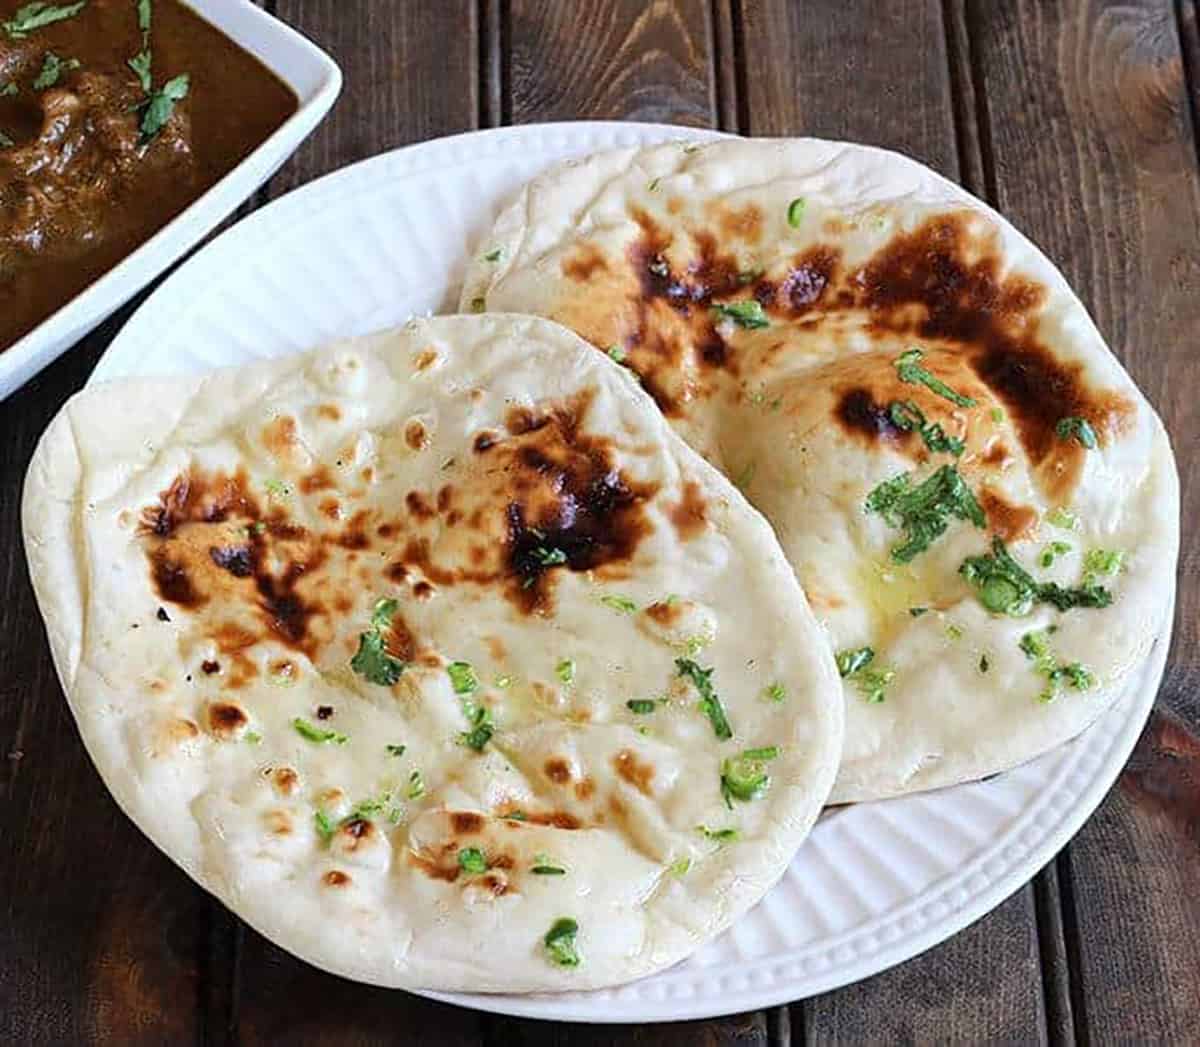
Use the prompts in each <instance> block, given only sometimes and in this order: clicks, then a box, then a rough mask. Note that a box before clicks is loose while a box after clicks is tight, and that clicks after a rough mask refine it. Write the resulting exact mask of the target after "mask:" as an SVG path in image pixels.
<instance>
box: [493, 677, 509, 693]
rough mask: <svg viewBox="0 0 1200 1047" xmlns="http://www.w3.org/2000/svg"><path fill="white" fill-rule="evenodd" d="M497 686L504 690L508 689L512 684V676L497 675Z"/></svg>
mask: <svg viewBox="0 0 1200 1047" xmlns="http://www.w3.org/2000/svg"><path fill="white" fill-rule="evenodd" d="M496 686H497V687H499V688H500V690H502V691H503V690H507V689H508V688H509V687H511V686H512V677H511V676H497V677H496Z"/></svg>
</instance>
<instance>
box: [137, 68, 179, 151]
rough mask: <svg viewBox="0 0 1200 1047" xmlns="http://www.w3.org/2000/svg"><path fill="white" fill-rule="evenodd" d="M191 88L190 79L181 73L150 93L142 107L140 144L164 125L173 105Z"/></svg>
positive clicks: (169, 116) (168, 118) (173, 108)
mask: <svg viewBox="0 0 1200 1047" xmlns="http://www.w3.org/2000/svg"><path fill="white" fill-rule="evenodd" d="M190 86H191V77H189V76H188V74H187V73H181V74H180V75H179V76H176V77H173V78H172V79H170V80H168V81H167V82H166V83H165V84H163V85H162V87H160V88H159V89H158V90H157V91H151V92H150V94H149V95H148V96H147V98H146V101H145V103H144V104H143V107H142V124H141V131H142V137H141V142H142V144H143V145H145V144H146V143H147V142H149V141H150V140H151V139H152V138H153V137H154V136H155V135H156V134H158V132H159V131H161V130H162V129H163V128H164V127H165V126H166V125H167V121H168V120H170V119H171V114H172V113H173V112H175V104H176V103H177V102H182V101H183V100H184V99H185V98H186V97H187V94H188V89H189V87H190Z"/></svg>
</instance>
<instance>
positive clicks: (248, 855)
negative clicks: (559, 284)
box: [24, 316, 842, 991]
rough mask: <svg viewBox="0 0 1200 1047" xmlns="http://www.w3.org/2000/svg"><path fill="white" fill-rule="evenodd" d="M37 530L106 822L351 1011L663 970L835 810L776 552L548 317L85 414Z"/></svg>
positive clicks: (819, 720)
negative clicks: (350, 981)
mask: <svg viewBox="0 0 1200 1047" xmlns="http://www.w3.org/2000/svg"><path fill="white" fill-rule="evenodd" d="M24 527H25V539H26V546H27V551H28V557H29V564H30V569H31V573H32V577H33V582H34V585H35V588H36V591H37V596H38V600H39V604H40V607H41V609H42V612H43V614H44V616H45V619H46V625H47V629H48V631H49V635H50V640H51V644H52V647H53V653H54V659H55V663H56V665H57V667H58V671H59V674H60V676H61V679H62V683H63V686H64V688H65V690H66V692H67V695H68V698H69V701H70V704H71V709H72V711H73V713H74V715H75V717H76V720H77V721H78V723H79V727H80V730H81V732H82V734H83V738H84V740H85V742H86V744H87V747H88V750H89V752H90V753H91V756H92V758H93V760H94V761H95V763H96V766H97V768H98V769H99V771H100V774H101V776H102V777H103V779H104V781H105V783H106V784H107V786H108V787H109V789H110V790H111V791H112V793H113V795H114V796H115V797H116V799H117V801H118V803H119V804H120V805H121V806H122V808H123V809H124V810H125V811H126V812H127V813H128V814H129V815H130V816H131V817H132V818H133V819H134V820H135V821H136V822H137V824H138V825H139V827H141V828H142V830H143V831H145V832H146V833H147V834H148V835H149V836H150V837H151V838H152V839H153V840H154V842H155V843H156V844H157V845H158V846H159V847H161V848H162V849H163V850H164V851H165V852H166V853H167V854H169V855H170V856H171V857H172V858H173V859H174V860H175V861H176V862H178V863H179V864H180V865H181V866H182V867H183V868H184V869H186V870H187V871H188V873H189V874H191V875H192V876H193V877H194V878H195V879H196V880H197V881H198V882H199V883H201V884H202V885H203V886H205V887H206V888H208V889H209V890H210V891H212V892H213V893H214V894H216V895H217V896H218V897H219V898H221V899H222V900H223V901H224V902H225V903H226V904H228V905H229V906H230V907H231V908H232V909H233V910H234V911H235V912H237V913H238V914H239V915H240V916H242V917H244V918H245V919H246V920H248V921H249V922H250V923H251V924H252V925H254V926H255V927H256V928H258V930H259V931H261V932H262V933H263V934H265V935H267V936H268V937H269V938H271V939H272V940H273V941H275V942H277V943H279V944H280V945H282V946H283V947H285V948H287V949H289V950H291V951H292V952H294V953H296V954H298V955H300V956H301V957H304V958H306V959H308V960H310V961H312V962H313V963H316V964H318V965H320V966H322V967H325V968H328V969H330V970H333V971H336V972H338V973H341V974H344V975H347V976H350V977H354V978H358V979H361V980H365V981H370V982H375V983H378V984H381V985H390V986H403V987H424V988H431V989H443V990H473V991H521V990H560V989H578V988H585V987H595V986H602V985H608V984H612V983H615V982H620V981H625V980H628V979H631V978H634V977H637V976H639V975H643V974H647V973H649V972H652V971H655V970H657V969H659V968H662V967H664V966H666V965H668V964H671V963H673V962H675V961H677V960H679V959H680V958H681V957H684V956H686V955H687V954H689V953H691V952H692V951H693V950H695V949H696V948H697V947H698V946H700V945H701V944H702V943H703V942H705V941H706V940H708V939H709V938H711V937H712V936H713V935H715V934H717V933H718V932H719V931H720V930H722V929H723V928H725V927H726V926H728V925H729V924H730V922H731V921H732V920H733V919H734V918H735V917H737V916H738V915H739V914H740V913H741V912H743V911H744V910H745V909H746V908H747V907H748V906H750V905H752V904H753V903H754V902H755V901H757V900H758V899H759V898H760V897H761V896H762V894H763V893H764V892H765V891H766V890H767V889H768V888H769V887H770V886H771V884H772V883H774V882H775V880H776V879H777V878H778V877H779V876H780V874H781V873H782V871H783V870H784V868H785V867H786V865H787V863H788V862H789V860H790V859H791V856H792V854H793V852H794V851H795V849H796V847H797V846H798V845H799V844H800V842H801V840H802V839H803V838H804V836H805V834H806V833H807V832H808V830H809V828H810V826H811V825H812V823H813V821H814V819H815V817H816V814H817V812H818V810H819V808H820V806H821V804H822V803H823V802H824V801H825V799H826V797H827V794H828V791H829V788H830V786H831V784H832V781H833V777H834V773H835V770H836V764H837V758H838V754H839V752H840V747H841V731H842V710H841V702H840V698H839V688H838V681H837V675H836V669H835V667H834V664H833V661H832V659H831V657H830V655H829V652H828V648H827V645H826V644H825V642H824V638H823V636H822V634H821V632H820V628H819V626H818V625H817V623H816V621H815V619H814V617H813V615H812V614H811V612H810V611H809V609H808V607H807V606H806V603H805V600H804V597H803V594H802V592H801V589H800V587H799V586H798V584H797V583H796V581H795V578H794V575H793V573H792V571H791V570H790V568H789V567H788V564H787V562H786V560H785V559H784V558H783V555H782V552H781V551H780V549H779V546H778V544H777V543H776V541H775V540H774V537H773V535H772V533H771V530H770V528H769V526H768V525H767V523H766V522H765V521H764V520H763V518H762V517H761V516H760V515H759V514H758V513H757V512H755V511H754V510H753V509H752V508H751V507H750V506H749V505H748V504H747V503H746V502H745V500H744V499H743V498H742V497H741V495H739V494H738V493H737V491H736V490H735V489H734V488H733V487H732V486H731V485H730V484H729V483H728V482H727V481H726V480H725V479H724V478H723V477H722V476H721V475H720V474H719V473H718V472H717V471H716V470H715V469H713V468H711V467H710V466H709V465H708V464H707V463H705V462H704V461H703V460H702V459H701V458H700V457H699V456H698V455H696V454H695V453H693V452H692V451H691V450H690V449H688V448H687V447H686V445H685V444H684V443H683V441H681V440H680V439H679V438H677V437H676V436H675V435H674V434H673V433H672V432H671V431H670V429H669V428H668V427H667V425H666V424H665V422H664V421H663V420H662V418H661V416H660V415H659V412H658V411H657V410H656V409H655V407H654V405H653V403H652V402H651V400H650V398H649V397H648V396H646V395H645V394H644V393H643V392H641V391H640V390H639V388H638V386H637V383H636V381H634V380H633V378H632V376H631V375H630V374H629V373H628V372H627V371H623V370H622V369H620V368H618V367H616V366H615V365H614V364H613V363H612V362H611V361H609V360H606V359H605V358H604V357H602V356H600V355H599V354H596V353H594V352H593V351H592V350H591V349H590V348H589V347H587V346H586V345H585V344H584V343H583V342H582V341H580V340H579V339H578V338H576V336H574V335H572V334H571V333H570V332H568V331H566V330H564V329H562V328H559V327H555V326H554V325H552V324H549V323H547V322H545V321H542V320H537V319H531V318H513V317H492V316H489V317H479V318H461V317H460V318H448V319H436V320H429V321H417V322H413V323H412V324H410V325H409V326H407V327H406V328H404V329H403V330H401V331H398V332H395V333H391V334H388V335H385V336H380V337H376V338H372V339H368V340H363V341H356V342H348V343H343V344H339V345H335V346H332V347H330V348H327V349H323V350H320V351H318V352H315V353H310V354H306V355H300V356H290V357H287V358H285V359H281V360H277V361H274V362H269V363H261V364H255V365H253V366H249V367H245V368H241V369H235V370H227V371H219V372H215V373H212V374H209V375H205V376H201V377H186V378H162V379H133V380H127V381H119V382H113V383H110V384H105V385H99V386H95V387H92V388H89V389H87V390H85V391H84V392H82V393H81V394H79V395H78V396H76V397H75V398H74V399H72V400H71V401H70V402H69V403H68V404H67V406H66V407H65V408H64V409H63V410H62V412H61V413H60V414H59V415H58V417H57V418H56V419H55V421H54V422H53V423H52V425H51V426H50V428H49V429H48V431H47V432H46V434H45V436H44V437H43V440H42V442H41V444H40V446H39V448H38V450H37V453H36V455H35V457H34V460H33V463H32V465H31V467H30V470H29V475H28V480H27V484H26V494H25V504H24ZM96 857H97V859H98V858H99V856H96Z"/></svg>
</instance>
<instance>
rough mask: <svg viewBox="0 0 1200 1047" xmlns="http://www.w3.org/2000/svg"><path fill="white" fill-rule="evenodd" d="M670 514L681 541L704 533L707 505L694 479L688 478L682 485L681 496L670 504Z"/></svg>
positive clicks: (706, 520) (689, 539)
mask: <svg viewBox="0 0 1200 1047" xmlns="http://www.w3.org/2000/svg"><path fill="white" fill-rule="evenodd" d="M670 516H671V523H672V524H674V525H675V531H676V533H677V534H678V535H679V537H680V539H682V540H683V541H685V542H687V541H691V539H693V538H695V537H696V536H697V535H700V534H703V533H704V530H705V528H706V527H707V526H708V506H707V504H706V503H705V501H704V495H703V494H702V493H701V492H700V485H699V484H698V483H696V481H695V480H688V481H687V483H685V484H684V485H683V498H682V499H681V500H680V501H679V502H678V503H677V504H675V505H673V506H671V509H670Z"/></svg>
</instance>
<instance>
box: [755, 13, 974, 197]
mask: <svg viewBox="0 0 1200 1047" xmlns="http://www.w3.org/2000/svg"><path fill="white" fill-rule="evenodd" d="M739 6H740V9H741V15H742V18H741V24H740V26H739V27H738V30H737V32H736V34H735V35H736V37H737V39H738V40H740V42H741V47H740V51H741V52H742V63H743V65H742V67H743V68H744V69H745V70H746V71H747V72H746V74H745V76H744V77H743V84H742V95H743V100H742V103H741V107H740V108H741V112H742V113H743V123H744V124H745V126H743V127H741V128H740V130H741V131H742V133H743V134H756V135H813V136H816V137H819V138H844V139H851V140H855V141H861V142H869V143H870V144H872V145H880V146H885V147H887V148H889V149H898V150H900V151H901V152H904V153H908V154H909V155H910V156H913V157H915V158H916V159H918V160H920V161H922V162H923V163H927V164H929V165H930V166H931V167H933V168H934V169H936V170H938V171H940V172H942V173H943V174H945V175H947V176H948V177H950V178H956V177H957V175H958V156H957V154H956V149H955V134H954V113H953V108H952V106H951V101H950V83H949V79H948V75H947V68H948V65H947V53H946V35H945V31H944V28H943V24H942V8H941V5H940V4H939V3H938V0H881V2H879V3H870V4H861V3H860V4H854V3H849V4H848V3H845V2H844V0H801V2H790V0H743V2H742V3H741V4H740V5H739Z"/></svg>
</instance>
